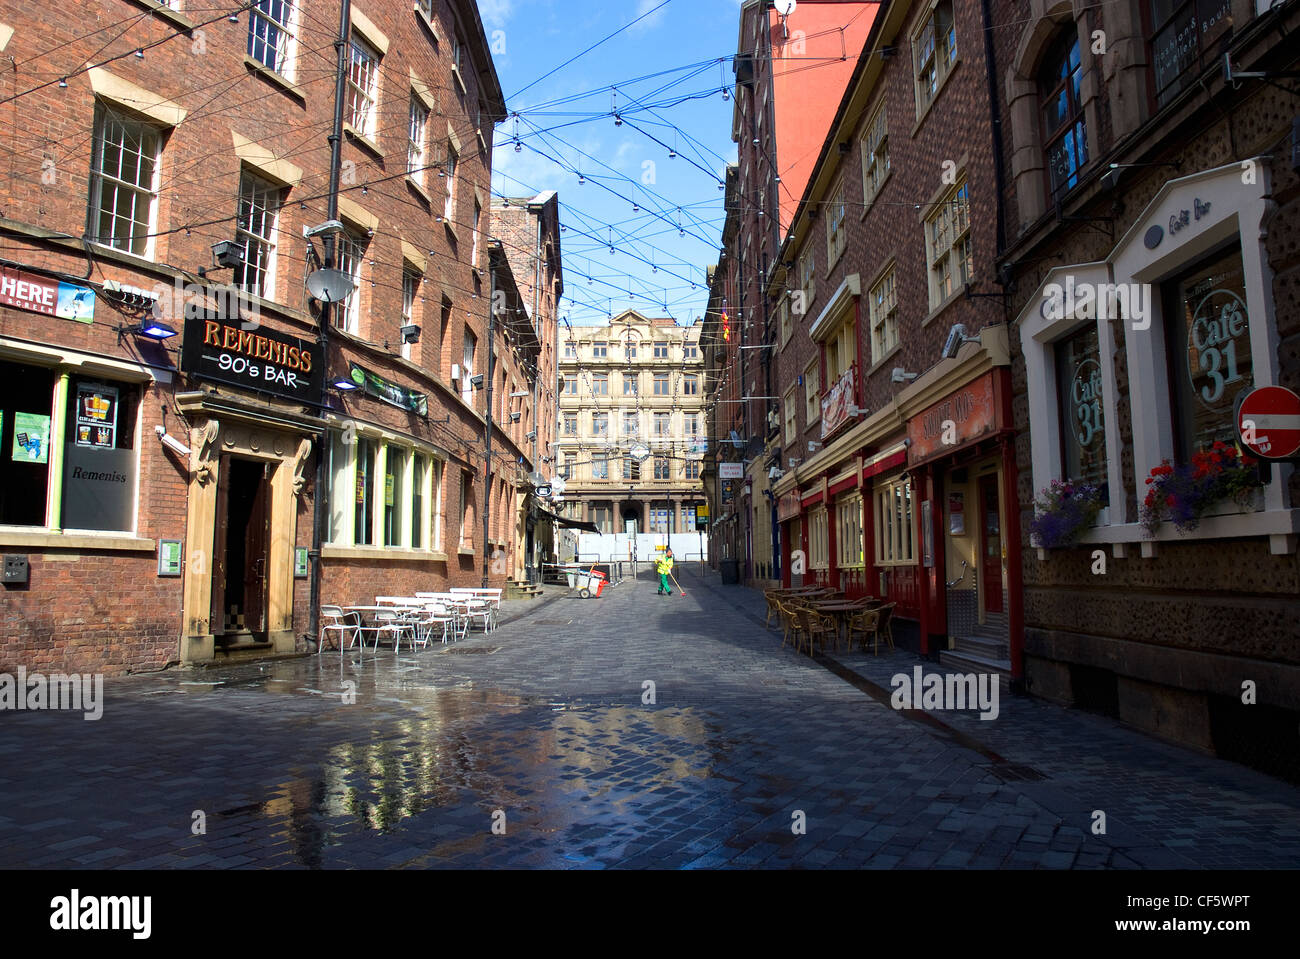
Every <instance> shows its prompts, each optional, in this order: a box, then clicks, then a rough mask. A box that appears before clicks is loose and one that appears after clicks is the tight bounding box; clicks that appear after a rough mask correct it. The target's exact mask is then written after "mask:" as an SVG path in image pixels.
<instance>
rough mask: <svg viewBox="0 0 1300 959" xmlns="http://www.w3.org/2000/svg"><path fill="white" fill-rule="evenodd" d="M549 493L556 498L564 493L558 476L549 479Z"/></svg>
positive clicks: (562, 481) (562, 483)
mask: <svg viewBox="0 0 1300 959" xmlns="http://www.w3.org/2000/svg"><path fill="white" fill-rule="evenodd" d="M551 492H552V493H553V494H554V495H555V496H556V497H558V496H559V495H560V494H561V493H563V492H564V480H563V479H561V478H560V477H558V476H555V477H552V478H551Z"/></svg>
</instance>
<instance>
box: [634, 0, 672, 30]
mask: <svg viewBox="0 0 1300 959" xmlns="http://www.w3.org/2000/svg"><path fill="white" fill-rule="evenodd" d="M661 3H663V0H636V16H638V17H641V16H645V14H647V13H649V12H650V11H651V10H654V8H655V7H658V6H659V4H661ZM667 10H668V8H667V7H666V6H664V7H659V9H658V10H655V12H654V13H653V14H652V15H651V16H648V17H646V18H645V19H644V20H641V21H638V22H637V25H636V26H634V27H633V28H632V29H633V30H637V31H640V30H651V29H653V28H655V27H657V26H658V25H659V24H660V23H661V22H662V21H663V18H664V14H665V13H666V12H667Z"/></svg>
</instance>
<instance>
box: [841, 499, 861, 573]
mask: <svg viewBox="0 0 1300 959" xmlns="http://www.w3.org/2000/svg"><path fill="white" fill-rule="evenodd" d="M835 513H836V524H835V552H836V559H837V565H838V566H839V568H840V569H851V568H853V567H860V566H862V565H863V562H864V558H863V551H862V546H863V543H862V496H861V495H860V494H859V495H853V496H850V497H848V498H847V499H845V500H841V501H840V502H839V503H837V504H836V506H835Z"/></svg>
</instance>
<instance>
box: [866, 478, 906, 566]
mask: <svg viewBox="0 0 1300 959" xmlns="http://www.w3.org/2000/svg"><path fill="white" fill-rule="evenodd" d="M875 500H876V565H877V566H903V565H909V564H911V563H914V562H915V558H914V556H913V547H914V543H913V536H912V529H913V513H912V484H911V481H910V480H909V481H904V482H894V483H889V484H886V485H884V486H880V487H877V489H876V492H875Z"/></svg>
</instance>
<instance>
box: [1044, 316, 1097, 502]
mask: <svg viewBox="0 0 1300 959" xmlns="http://www.w3.org/2000/svg"><path fill="white" fill-rule="evenodd" d="M1055 351H1056V390H1057V398H1058V402H1059V403H1060V415H1061V423H1062V424H1063V426H1064V429H1062V430H1061V465H1062V473H1063V475H1064V476H1065V477H1067V478H1068V479H1072V480H1081V481H1082V482H1085V483H1091V484H1093V485H1094V486H1098V487H1100V488H1101V491H1102V496H1103V502H1105V501H1106V500H1105V497H1107V496H1108V495H1109V492H1108V486H1107V482H1106V423H1105V398H1104V397H1103V396H1102V383H1101V348H1100V345H1099V341H1098V338H1097V327H1096V326H1095V325H1094V326H1088V327H1085V328H1084V329H1081V330H1079V331H1078V332H1077V333H1073V334H1071V335H1070V336H1067V337H1066V338H1065V339H1063V340H1060V341H1059V342H1058V343H1057V344H1056V346H1055Z"/></svg>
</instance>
